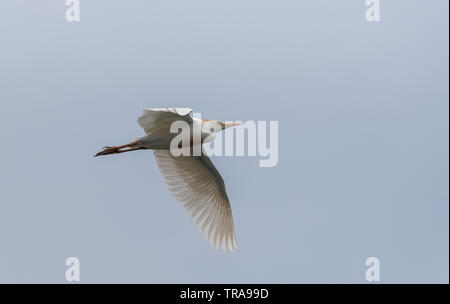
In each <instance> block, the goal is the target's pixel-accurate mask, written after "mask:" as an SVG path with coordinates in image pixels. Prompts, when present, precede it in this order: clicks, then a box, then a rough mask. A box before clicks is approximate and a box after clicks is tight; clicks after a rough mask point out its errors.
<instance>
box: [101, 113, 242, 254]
mask: <svg viewBox="0 0 450 304" xmlns="http://www.w3.org/2000/svg"><path fill="white" fill-rule="evenodd" d="M191 113H192V110H191V109H189V108H164V109H145V110H143V112H142V115H141V116H140V117H139V118H138V123H139V125H140V126H141V127H142V128H143V129H144V131H145V133H146V135H145V136H143V137H140V138H138V139H137V140H134V141H133V142H131V143H129V144H126V145H122V146H114V147H105V148H104V149H103V151H101V152H99V153H97V154H96V155H95V156H101V155H107V154H117V153H124V152H129V151H135V150H142V149H152V150H154V151H153V153H154V155H155V158H156V162H157V164H158V167H159V170H160V171H161V173H162V176H163V177H164V179H165V180H166V182H167V184H168V186H169V189H170V191H171V192H172V194H173V195H174V196H175V197H176V198H177V200H178V201H180V202H181V203H182V204H183V206H184V207H185V208H186V210H187V212H188V213H189V216H190V217H191V219H192V221H193V222H194V224H195V225H196V227H197V228H198V229H199V230H200V231H201V232H202V233H203V234H204V236H205V237H206V238H207V239H208V240H209V242H210V243H211V245H213V246H214V247H215V248H216V249H219V248H222V249H223V250H224V251H226V248H228V249H229V250H231V251H233V249H234V248H237V243H236V237H235V232H234V224H233V216H232V214H231V206H230V201H229V200H228V196H227V192H226V190H225V184H224V181H223V179H222V177H221V176H220V173H219V171H217V169H216V167H214V165H213V163H212V162H211V160H210V159H209V157H208V156H207V155H206V154H205V153H204V150H203V149H201V154H200V156H178V157H175V156H173V155H172V153H171V151H170V143H171V141H172V139H173V138H174V137H175V136H177V134H176V133H171V132H170V126H171V125H172V123H174V122H175V121H184V122H186V123H187V124H188V125H189V126H190V129H191V130H192V129H193V127H192V126H193V125H194V122H195V123H200V125H201V126H202V127H201V130H202V131H201V144H203V143H204V142H207V141H211V140H212V139H213V138H214V133H216V132H220V131H221V130H223V129H225V128H227V127H231V126H234V125H237V124H226V123H224V122H221V121H218V120H212V119H197V118H192V117H191V116H190V114H191ZM205 130H207V131H205ZM190 145H191V146H192V141H191V143H190ZM191 149H192V147H191ZM191 151H192V150H191ZM191 155H192V153H191Z"/></svg>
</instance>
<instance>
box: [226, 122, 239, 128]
mask: <svg viewBox="0 0 450 304" xmlns="http://www.w3.org/2000/svg"><path fill="white" fill-rule="evenodd" d="M223 125H224V127H225V128H229V127H235V126H240V125H241V123H240V122H232V123H224V124H223ZM225 128H224V129H225Z"/></svg>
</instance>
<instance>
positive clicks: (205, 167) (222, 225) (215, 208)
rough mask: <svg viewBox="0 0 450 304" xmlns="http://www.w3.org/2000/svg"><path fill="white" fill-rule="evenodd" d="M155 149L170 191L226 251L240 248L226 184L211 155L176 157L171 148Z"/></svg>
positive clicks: (203, 230)
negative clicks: (210, 157)
mask: <svg viewBox="0 0 450 304" xmlns="http://www.w3.org/2000/svg"><path fill="white" fill-rule="evenodd" d="M153 153H154V154H155V158H156V161H157V164H158V167H159V169H160V171H161V173H162V175H163V177H164V178H165V180H166V182H167V184H168V186H169V189H170V191H171V192H172V194H173V195H175V197H176V198H177V200H178V201H180V202H181V203H182V204H183V206H184V207H185V209H186V210H187V212H188V213H189V215H190V217H191V219H192V221H193V222H194V224H195V225H196V227H197V228H198V229H199V230H200V231H201V232H202V233H203V234H204V236H205V237H206V239H208V241H209V242H210V243H211V245H212V246H214V247H215V248H216V249H219V248H222V249H223V250H224V251H226V248H228V249H229V250H231V251H233V249H234V248H237V243H236V236H235V232H234V224H233V216H232V213H231V206H230V202H229V200H228V196H227V193H226V191H225V184H224V182H223V179H222V177H221V176H220V173H219V172H218V171H217V169H216V168H215V167H214V165H213V164H212V162H211V160H210V159H209V157H208V156H207V155H205V154H203V155H202V156H179V157H174V156H173V155H172V154H171V153H170V151H169V150H155V151H153Z"/></svg>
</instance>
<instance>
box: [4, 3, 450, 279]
mask: <svg viewBox="0 0 450 304" xmlns="http://www.w3.org/2000/svg"><path fill="white" fill-rule="evenodd" d="M448 6H449V2H448V1H447V0H434V1H428V0H410V1H407V0H397V1H383V0H381V21H380V22H378V23H369V22H367V21H366V20H365V10H366V6H365V1H364V0H352V1H333V0H314V1H312V0H310V1H297V0H295V1H294V0H283V1H274V0H270V1H268V0H246V1H241V0H240V1H238V0H228V1H207V0H191V1H181V0H179V1H174V0H170V1H166V0H164V1H163V0H159V1H153V0H152V1H148V0H132V1H106V0H96V1H83V0H81V22H79V23H69V22H67V21H66V19H65V9H66V7H65V5H64V1H57V0H52V1H49V0H47V1H25V0H15V1H1V2H0V103H1V111H0V118H1V119H0V139H1V142H2V145H1V150H0V155H1V157H0V282H1V283H9V282H17V283H23V282H39V283H45V282H55V283H64V282H65V270H66V266H65V260H66V258H67V257H70V256H76V257H78V258H79V259H80V263H81V282H84V283H112V282H114V283H248V282H265V283H317V282H318V283H320V282H325V283H351V282H357V283H364V282H366V281H365V276H364V274H365V270H366V266H365V264H364V263H365V260H366V258H367V257H371V256H375V257H378V258H379V260H380V262H381V281H382V282H384V283H391V282H402V283H404V282H441V283H444V282H445V283H447V282H448V280H449V230H448V229H449V188H448V183H449V139H448V136H449V132H448V124H449V114H448V111H449V102H448V99H449V87H448V81H449V77H448V73H449V69H448V66H449V49H448V44H449V40H448V39H449V38H448V35H449V32H448V25H449V15H448V10H449V7H448ZM175 106H188V107H191V108H193V109H194V111H197V112H201V113H202V117H204V118H215V119H221V120H242V121H246V120H277V121H279V162H278V165H277V166H276V167H274V168H260V167H259V165H258V160H259V159H258V158H257V157H215V158H214V159H213V162H214V163H215V164H216V166H217V168H218V169H219V170H220V172H221V173H222V176H223V178H224V179H225V182H226V185H227V190H228V195H229V197H230V200H231V204H232V208H233V214H234V220H235V225H236V233H237V240H238V244H239V250H238V251H236V252H234V253H232V254H231V253H223V252H221V251H215V250H214V249H213V248H212V247H211V246H210V245H209V243H208V242H207V241H206V240H205V239H204V238H203V236H202V235H201V234H200V233H199V232H198V231H197V230H196V228H195V227H194V225H193V224H192V223H191V221H190V219H189V217H188V216H187V214H186V212H185V210H184V209H183V207H182V206H181V205H180V204H179V203H178V202H176V200H175V199H174V197H173V196H172V195H171V194H170V192H169V190H168V189H167V186H166V184H165V183H164V181H163V179H162V177H161V175H160V173H159V171H158V169H157V167H156V163H155V160H154V157H153V154H152V153H151V152H150V151H138V152H134V153H128V154H122V155H117V156H114V157H104V158H94V157H92V156H93V155H94V154H95V153H96V152H98V151H99V150H100V149H101V148H102V147H103V146H105V145H117V144H123V143H126V142H128V141H129V140H130V139H133V138H135V137H137V136H140V135H142V134H143V131H142V130H141V129H140V127H139V126H138V124H137V123H136V119H137V117H138V116H139V115H140V112H141V109H143V108H151V107H175Z"/></svg>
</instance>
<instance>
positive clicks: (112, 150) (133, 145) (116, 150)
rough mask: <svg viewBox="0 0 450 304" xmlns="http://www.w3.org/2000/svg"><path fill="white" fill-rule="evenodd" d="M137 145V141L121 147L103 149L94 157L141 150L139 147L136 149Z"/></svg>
mask: <svg viewBox="0 0 450 304" xmlns="http://www.w3.org/2000/svg"><path fill="white" fill-rule="evenodd" d="M137 145H138V141H133V142H131V143H129V144H126V145H122V146H113V147H104V148H103V151H100V152H98V153H97V154H95V155H94V156H101V155H108V154H115V153H123V152H128V151H135V150H139V149H142V148H141V147H137ZM125 148H129V149H125Z"/></svg>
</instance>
